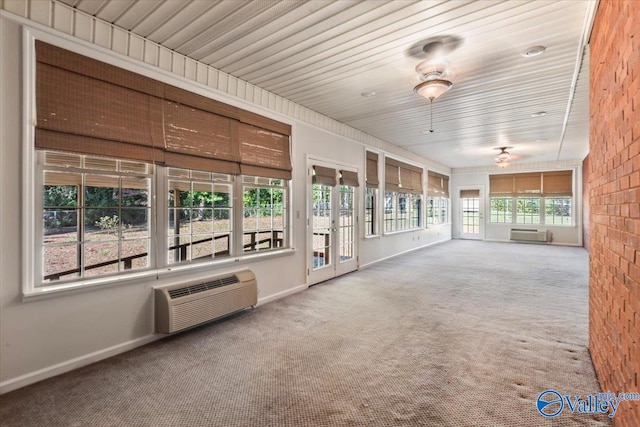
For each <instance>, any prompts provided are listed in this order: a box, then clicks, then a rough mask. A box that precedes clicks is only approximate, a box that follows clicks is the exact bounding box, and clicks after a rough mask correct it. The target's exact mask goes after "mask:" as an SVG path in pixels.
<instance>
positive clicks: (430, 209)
mask: <svg viewBox="0 0 640 427" xmlns="http://www.w3.org/2000/svg"><path fill="white" fill-rule="evenodd" d="M435 211H436V199H435V197H427V225H428V226H429V225H433V223H434V220H435V214H434V213H435Z"/></svg>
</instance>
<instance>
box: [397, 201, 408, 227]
mask: <svg viewBox="0 0 640 427" xmlns="http://www.w3.org/2000/svg"><path fill="white" fill-rule="evenodd" d="M408 199H409V195H408V194H407V193H397V200H398V204H397V205H396V206H397V213H396V230H407V229H408V228H409V206H410V204H409V200H408Z"/></svg>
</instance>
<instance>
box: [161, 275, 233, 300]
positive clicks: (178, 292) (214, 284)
mask: <svg viewBox="0 0 640 427" xmlns="http://www.w3.org/2000/svg"><path fill="white" fill-rule="evenodd" d="M239 281H240V280H239V279H238V276H236V275H235V274H234V275H232V276H227V277H221V278H219V279H215V280H212V281H210V282H206V283H198V284H196V285H191V286H185V287H184V288H178V289H172V290H170V291H168V292H169V296H170V297H171V299H176V298H180V297H184V296H187V295H193V294H197V293H198V292H204V291H207V290H209V289H215V288H219V287H221V286H227V285H233V284H234V283H238V282H239Z"/></svg>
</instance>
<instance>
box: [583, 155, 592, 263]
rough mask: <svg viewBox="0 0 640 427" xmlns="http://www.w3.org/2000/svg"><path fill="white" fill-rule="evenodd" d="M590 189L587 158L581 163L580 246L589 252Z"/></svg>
mask: <svg viewBox="0 0 640 427" xmlns="http://www.w3.org/2000/svg"><path fill="white" fill-rule="evenodd" d="M590 193H591V187H590V186H589V156H587V157H585V158H584V160H583V161H582V246H584V248H585V249H586V250H587V251H589V248H590V246H589V243H590V242H589V235H590V233H589V226H590V224H591V223H590V222H589V208H590V205H589V194H590Z"/></svg>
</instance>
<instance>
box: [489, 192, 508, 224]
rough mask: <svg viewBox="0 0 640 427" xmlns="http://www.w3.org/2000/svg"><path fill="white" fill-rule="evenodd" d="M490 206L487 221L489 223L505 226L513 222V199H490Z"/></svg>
mask: <svg viewBox="0 0 640 427" xmlns="http://www.w3.org/2000/svg"><path fill="white" fill-rule="evenodd" d="M490 204H491V214H490V215H489V220H490V221H491V222H493V223H506V224H510V223H512V222H513V199H512V198H511V197H492V198H491V199H490Z"/></svg>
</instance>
